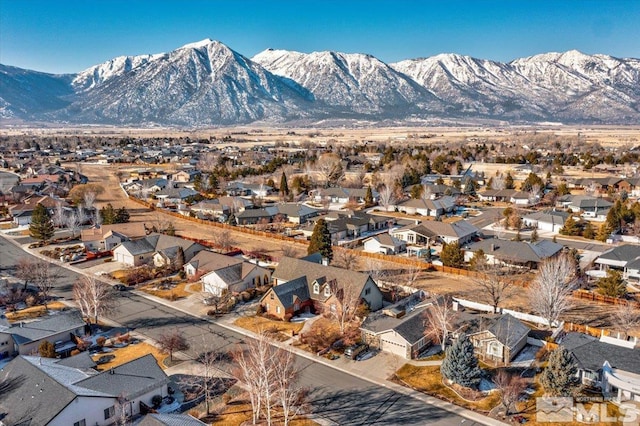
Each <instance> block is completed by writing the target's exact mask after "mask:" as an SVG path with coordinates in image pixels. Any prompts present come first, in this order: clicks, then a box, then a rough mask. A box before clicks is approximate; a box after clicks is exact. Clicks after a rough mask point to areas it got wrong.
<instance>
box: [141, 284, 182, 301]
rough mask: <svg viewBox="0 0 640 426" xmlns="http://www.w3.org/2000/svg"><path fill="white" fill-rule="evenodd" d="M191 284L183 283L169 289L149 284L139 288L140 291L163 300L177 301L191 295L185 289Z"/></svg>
mask: <svg viewBox="0 0 640 426" xmlns="http://www.w3.org/2000/svg"><path fill="white" fill-rule="evenodd" d="M191 284H192V283H189V282H186V281H184V282H181V283H178V284H176V285H175V286H172V287H171V288H168V289H163V288H162V285H160V284H159V283H151V284H145V285H144V286H143V287H140V290H142V291H144V292H145V293H148V294H150V295H152V296H156V297H162V298H163V299H167V300H177V299H182V298H184V297H188V296H190V295H191V293H190V292H189V291H187V287H188V286H190V285H191Z"/></svg>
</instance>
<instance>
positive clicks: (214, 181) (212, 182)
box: [207, 173, 220, 194]
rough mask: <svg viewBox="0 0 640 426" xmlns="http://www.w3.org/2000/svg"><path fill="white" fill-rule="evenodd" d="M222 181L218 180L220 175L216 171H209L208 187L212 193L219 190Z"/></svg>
mask: <svg viewBox="0 0 640 426" xmlns="http://www.w3.org/2000/svg"><path fill="white" fill-rule="evenodd" d="M219 184H220V182H219V181H218V176H217V175H216V174H215V173H209V177H208V182H207V188H208V191H209V193H210V194H215V193H216V192H218V185H219Z"/></svg>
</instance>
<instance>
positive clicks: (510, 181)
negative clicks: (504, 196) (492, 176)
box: [504, 172, 516, 189]
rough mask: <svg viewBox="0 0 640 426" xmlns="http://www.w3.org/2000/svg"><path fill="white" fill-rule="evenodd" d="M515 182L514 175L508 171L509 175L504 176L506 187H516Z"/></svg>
mask: <svg viewBox="0 0 640 426" xmlns="http://www.w3.org/2000/svg"><path fill="white" fill-rule="evenodd" d="M515 187H516V186H515V183H514V182H513V176H511V172H507V176H506V177H505V178H504V189H514V188H515Z"/></svg>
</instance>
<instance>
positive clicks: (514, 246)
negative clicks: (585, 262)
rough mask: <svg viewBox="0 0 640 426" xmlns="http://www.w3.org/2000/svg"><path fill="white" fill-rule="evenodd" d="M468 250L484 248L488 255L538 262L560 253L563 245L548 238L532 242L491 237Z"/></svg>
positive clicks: (473, 250) (507, 259)
mask: <svg viewBox="0 0 640 426" xmlns="http://www.w3.org/2000/svg"><path fill="white" fill-rule="evenodd" d="M468 250H469V251H472V252H475V251H478V250H482V251H483V252H484V253H485V254H486V255H490V256H495V257H497V258H498V259H501V260H504V261H514V262H523V263H526V262H535V263H538V262H541V261H542V260H544V259H546V258H548V257H551V256H553V255H555V254H556V253H558V252H559V251H560V250H562V245H561V244H558V243H554V242H553V241H547V240H541V241H538V242H536V243H530V242H528V241H511V240H501V239H497V238H490V239H486V240H482V241H478V242H476V243H473V244H471V246H470V247H469V248H468Z"/></svg>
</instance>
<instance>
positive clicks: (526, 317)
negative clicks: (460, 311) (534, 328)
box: [453, 297, 559, 327]
mask: <svg viewBox="0 0 640 426" xmlns="http://www.w3.org/2000/svg"><path fill="white" fill-rule="evenodd" d="M453 300H454V301H455V302H457V303H458V305H459V306H463V307H465V308H469V309H474V310H476V311H483V312H493V306H491V305H487V304H484V303H478V302H471V301H470V300H464V299H460V298H457V297H454V298H453ZM498 311H499V313H502V314H510V315H511V316H513V317H514V318H518V319H520V320H523V321H527V322H532V323H534V324H538V325H546V324H547V320H546V319H544V318H542V317H540V316H537V315H531V314H525V313H523V312H518V311H513V310H511V309H501V308H498ZM558 325H559V324H558V323H557V322H554V323H553V324H552V326H553V327H558Z"/></svg>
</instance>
